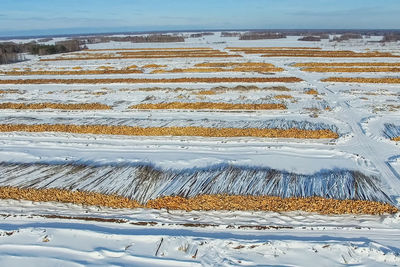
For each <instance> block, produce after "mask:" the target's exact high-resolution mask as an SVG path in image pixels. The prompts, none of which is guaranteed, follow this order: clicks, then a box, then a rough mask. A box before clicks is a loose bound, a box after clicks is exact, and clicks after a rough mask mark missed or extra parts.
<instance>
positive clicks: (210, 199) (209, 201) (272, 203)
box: [146, 195, 398, 215]
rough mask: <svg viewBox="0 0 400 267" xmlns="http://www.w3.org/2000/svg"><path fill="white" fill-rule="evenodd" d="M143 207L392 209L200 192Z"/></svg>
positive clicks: (366, 203) (326, 210)
mask: <svg viewBox="0 0 400 267" xmlns="http://www.w3.org/2000/svg"><path fill="white" fill-rule="evenodd" d="M146 207H147V208H153V209H163V208H165V209H172V210H186V211H191V210H256V211H274V212H286V211H296V210H302V211H307V212H317V213H320V214H346V213H351V214H374V215H377V214H384V213H396V212H398V209H397V208H396V207H393V206H392V205H390V204H385V203H380V202H373V201H362V200H336V199H326V198H321V197H308V198H280V197H273V196H228V195H201V196H196V197H193V198H182V197H178V196H168V197H162V198H158V199H155V200H150V201H149V202H148V203H147V204H146Z"/></svg>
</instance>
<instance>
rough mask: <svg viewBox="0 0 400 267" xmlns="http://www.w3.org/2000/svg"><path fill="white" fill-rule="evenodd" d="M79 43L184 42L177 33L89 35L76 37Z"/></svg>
mask: <svg viewBox="0 0 400 267" xmlns="http://www.w3.org/2000/svg"><path fill="white" fill-rule="evenodd" d="M77 40H78V41H79V43H80V44H83V45H85V44H97V43H108V42H111V41H113V42H131V43H169V42H184V41H185V38H184V37H183V36H179V35H168V34H151V35H139V36H89V37H79V38H78V39H77Z"/></svg>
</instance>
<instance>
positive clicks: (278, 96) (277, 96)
mask: <svg viewBox="0 0 400 267" xmlns="http://www.w3.org/2000/svg"><path fill="white" fill-rule="evenodd" d="M274 97H275V98H276V99H290V98H293V96H291V95H276V96H274Z"/></svg>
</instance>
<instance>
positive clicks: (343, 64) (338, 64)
mask: <svg viewBox="0 0 400 267" xmlns="http://www.w3.org/2000/svg"><path fill="white" fill-rule="evenodd" d="M293 66H294V67H358V66H360V67H398V66H400V62H394V63H391V62H327V63H325V62H307V63H296V64H294V65H293Z"/></svg>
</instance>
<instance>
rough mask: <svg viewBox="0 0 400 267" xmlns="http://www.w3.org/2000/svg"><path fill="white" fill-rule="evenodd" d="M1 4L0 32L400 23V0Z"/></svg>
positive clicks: (41, 0)
mask: <svg viewBox="0 0 400 267" xmlns="http://www.w3.org/2000/svg"><path fill="white" fill-rule="evenodd" d="M0 4H1V9H0V35H26V34H64V33H85V32H110V31H142V30H143V31H147V30H175V29H176V30H182V29H238V28H240V29H271V28H272V29H276V28H280V29H284V28H289V29H293V28H294V29H302V28H307V29H310V28H311V29H354V28H357V29H360V28H364V29H399V28H400V18H399V17H400V16H399V14H400V0H131V1H128V0H67V1H65V0H64V1H62V0H1V2H0Z"/></svg>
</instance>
